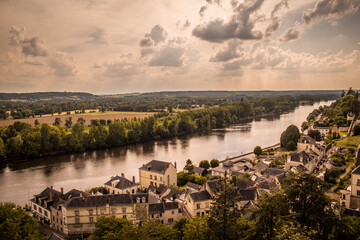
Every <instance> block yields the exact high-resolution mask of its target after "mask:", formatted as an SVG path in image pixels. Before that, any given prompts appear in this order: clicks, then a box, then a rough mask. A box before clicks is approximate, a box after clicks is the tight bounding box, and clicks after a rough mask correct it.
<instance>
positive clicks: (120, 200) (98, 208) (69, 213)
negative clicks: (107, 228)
mask: <svg viewBox="0 0 360 240" xmlns="http://www.w3.org/2000/svg"><path fill="white" fill-rule="evenodd" d="M61 208H62V214H63V233H64V234H66V235H82V234H89V233H91V231H92V230H93V229H94V228H95V222H96V220H97V219H98V218H99V217H103V216H115V217H118V218H126V219H128V220H130V221H133V222H134V223H136V224H137V223H141V222H142V221H146V220H147V219H148V209H149V204H148V194H147V193H140V194H133V195H130V194H108V195H91V196H83V197H75V198H71V199H70V200H68V201H66V202H65V203H63V204H61Z"/></svg>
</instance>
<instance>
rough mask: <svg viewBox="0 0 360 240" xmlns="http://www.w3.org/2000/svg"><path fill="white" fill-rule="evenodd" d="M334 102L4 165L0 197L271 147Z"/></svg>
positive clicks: (84, 185) (83, 185) (23, 196)
mask: <svg viewBox="0 0 360 240" xmlns="http://www.w3.org/2000/svg"><path fill="white" fill-rule="evenodd" d="M331 102H332V101H328V102H319V103H315V104H314V105H312V106H310V105H308V106H300V107H298V108H296V109H295V110H294V111H293V112H290V113H287V114H283V115H281V116H279V117H276V118H263V119H261V120H256V121H253V122H250V123H245V124H237V125H232V126H231V127H229V128H226V129H216V130H212V131H210V132H197V133H193V134H188V135H184V136H179V137H175V138H172V139H167V140H160V141H153V142H147V143H141V144H134V145H129V146H124V147H119V148H114V149H106V150H98V151H92V152H87V153H79V154H67V155H61V156H55V157H54V156H53V157H46V158H41V159H35V160H32V161H30V162H20V163H19V162H18V163H11V164H6V165H2V166H1V165H0V202H5V201H12V202H15V203H17V204H21V205H24V204H26V203H28V202H29V199H30V198H32V196H33V195H34V194H38V193H40V192H41V191H42V190H43V189H44V188H46V186H54V188H55V189H58V190H60V188H61V187H63V188H64V191H65V192H67V191H69V190H71V189H73V188H76V189H79V190H85V189H88V188H90V187H96V186H102V185H103V184H104V183H105V182H106V181H108V180H109V179H110V177H111V176H115V175H117V174H118V175H120V174H121V173H124V174H125V176H126V177H127V178H128V179H130V180H131V179H132V176H135V177H136V180H138V178H139V173H138V168H139V167H141V166H142V164H145V163H147V162H148V161H150V160H152V159H157V160H162V161H170V162H173V163H174V162H175V161H176V163H177V168H178V171H179V170H180V169H182V168H183V167H184V165H185V162H186V160H187V159H191V160H192V161H193V162H194V163H196V164H197V163H199V162H200V161H201V160H204V159H207V160H211V159H213V158H216V159H219V160H223V159H225V158H226V157H227V156H229V157H234V156H237V155H240V154H242V153H246V152H250V151H252V150H253V149H254V147H255V146H257V145H259V146H261V147H266V146H270V145H273V144H276V143H278V142H279V141H280V135H281V133H282V132H283V131H284V130H285V129H286V127H287V126H289V125H290V124H295V125H297V126H298V127H299V129H300V126H301V123H302V122H303V121H304V120H305V119H306V117H307V116H308V114H309V113H310V112H311V111H312V110H313V109H315V108H318V107H319V106H320V105H330V104H331Z"/></svg>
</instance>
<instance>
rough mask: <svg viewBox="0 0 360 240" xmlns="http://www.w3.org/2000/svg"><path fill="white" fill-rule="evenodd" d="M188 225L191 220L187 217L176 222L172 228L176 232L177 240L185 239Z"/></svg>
mask: <svg viewBox="0 0 360 240" xmlns="http://www.w3.org/2000/svg"><path fill="white" fill-rule="evenodd" d="M187 223H189V219H188V218H187V217H182V218H180V219H178V220H176V221H175V222H174V225H173V226H172V227H173V229H174V230H175V233H176V238H177V239H179V240H180V239H183V238H184V232H185V225H186V224H187Z"/></svg>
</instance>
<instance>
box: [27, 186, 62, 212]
mask: <svg viewBox="0 0 360 240" xmlns="http://www.w3.org/2000/svg"><path fill="white" fill-rule="evenodd" d="M50 193H52V198H50V195H51V194H50ZM65 199H66V197H65V195H64V194H62V193H61V192H59V191H57V190H55V189H53V188H49V187H47V188H45V189H44V190H43V191H42V192H41V193H40V194H37V195H34V198H33V199H31V201H32V202H34V203H36V204H38V205H41V206H42V207H44V208H46V209H50V206H52V205H54V204H56V203H58V202H59V201H60V200H65ZM36 200H38V201H36ZM45 203H46V204H45Z"/></svg>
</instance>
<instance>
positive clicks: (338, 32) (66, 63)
mask: <svg viewBox="0 0 360 240" xmlns="http://www.w3.org/2000/svg"><path fill="white" fill-rule="evenodd" d="M359 6H360V0H301V1H300V0H181V1H179V0H71V1H70V0H62V1H58V0H46V1H44V0H0V92H38V91H72V92H74V91H81V92H90V93H94V94H115V93H129V92H151V91H167V90H170V91H177V90H315V89H317V90H322V89H324V90H327V89H348V88H349V87H350V86H352V87H353V88H356V89H358V88H360V11H359Z"/></svg>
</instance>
